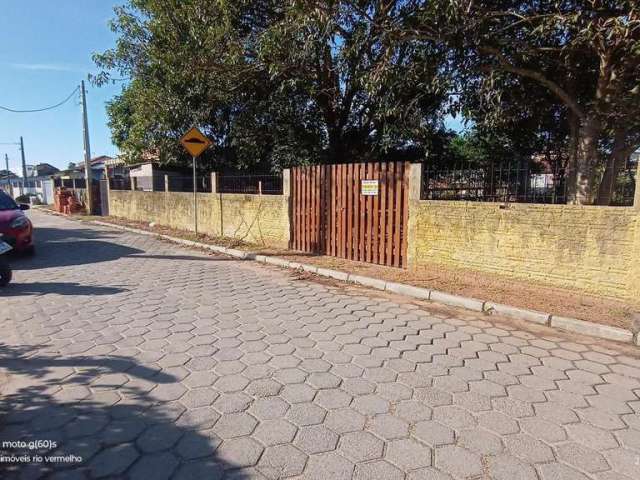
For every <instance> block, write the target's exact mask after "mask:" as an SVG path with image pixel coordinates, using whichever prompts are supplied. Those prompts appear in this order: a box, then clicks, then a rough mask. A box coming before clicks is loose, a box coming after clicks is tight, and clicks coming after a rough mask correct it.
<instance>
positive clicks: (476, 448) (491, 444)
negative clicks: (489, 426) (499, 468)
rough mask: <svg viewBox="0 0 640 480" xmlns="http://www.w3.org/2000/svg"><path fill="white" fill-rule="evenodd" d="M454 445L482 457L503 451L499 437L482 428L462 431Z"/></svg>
mask: <svg viewBox="0 0 640 480" xmlns="http://www.w3.org/2000/svg"><path fill="white" fill-rule="evenodd" d="M456 443H457V444H458V445H460V446H461V447H465V448H467V449H469V450H471V451H472V452H477V453H480V454H483V455H496V454H498V453H500V452H502V450H504V447H503V446H502V441H501V440H500V437H498V436H497V435H494V434H493V433H490V432H488V431H487V430H484V429H482V428H473V429H469V430H462V431H461V432H460V434H459V435H458V441H457V442H456Z"/></svg>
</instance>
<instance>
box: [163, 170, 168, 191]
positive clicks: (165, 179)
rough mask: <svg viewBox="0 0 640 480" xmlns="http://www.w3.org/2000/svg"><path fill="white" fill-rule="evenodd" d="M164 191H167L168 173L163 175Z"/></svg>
mask: <svg viewBox="0 0 640 480" xmlns="http://www.w3.org/2000/svg"><path fill="white" fill-rule="evenodd" d="M164 191H165V193H166V192H168V191H169V175H167V174H165V175H164Z"/></svg>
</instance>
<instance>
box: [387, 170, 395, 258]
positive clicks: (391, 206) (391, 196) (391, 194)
mask: <svg viewBox="0 0 640 480" xmlns="http://www.w3.org/2000/svg"><path fill="white" fill-rule="evenodd" d="M395 177H396V164H395V163H394V162H390V163H389V169H388V170H387V184H388V185H389V190H388V196H387V232H386V234H385V244H386V245H385V248H386V250H387V252H386V259H385V265H388V266H391V265H393V218H394V215H393V213H394V210H395V193H396V192H395V190H396V182H395Z"/></svg>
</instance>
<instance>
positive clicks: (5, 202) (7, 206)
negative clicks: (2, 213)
mask: <svg viewBox="0 0 640 480" xmlns="http://www.w3.org/2000/svg"><path fill="white" fill-rule="evenodd" d="M17 208H18V205H16V202H14V201H13V199H12V198H11V197H10V196H9V195H7V194H6V193H1V192H0V210H16V209H17Z"/></svg>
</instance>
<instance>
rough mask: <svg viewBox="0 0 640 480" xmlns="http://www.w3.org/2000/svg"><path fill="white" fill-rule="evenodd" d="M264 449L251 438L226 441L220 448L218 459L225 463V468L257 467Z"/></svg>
mask: <svg viewBox="0 0 640 480" xmlns="http://www.w3.org/2000/svg"><path fill="white" fill-rule="evenodd" d="M263 450H264V447H263V446H262V445H260V444H259V443H258V442H256V441H255V440H253V439H251V438H249V437H243V438H232V439H231V440H225V441H223V442H222V445H220V447H218V454H217V457H218V458H219V459H220V460H221V461H222V462H224V468H225V469H229V468H240V467H250V466H252V465H255V464H256V463H257V462H258V459H259V458H260V455H261V454H262V451H263Z"/></svg>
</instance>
